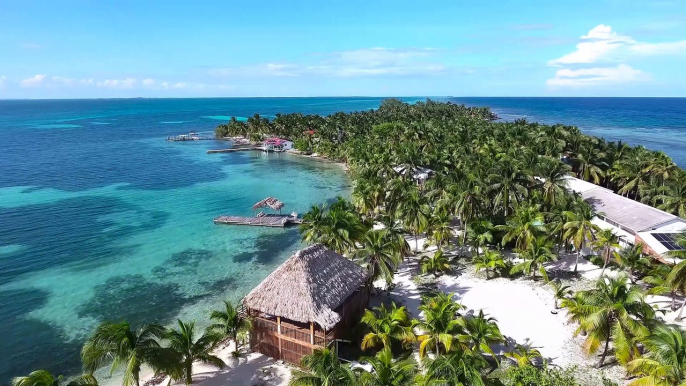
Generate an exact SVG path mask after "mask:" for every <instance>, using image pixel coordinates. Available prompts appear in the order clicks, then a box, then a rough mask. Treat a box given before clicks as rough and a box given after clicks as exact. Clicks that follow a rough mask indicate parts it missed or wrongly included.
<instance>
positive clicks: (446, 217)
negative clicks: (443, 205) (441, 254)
mask: <svg viewBox="0 0 686 386" xmlns="http://www.w3.org/2000/svg"><path fill="white" fill-rule="evenodd" d="M451 222H452V218H451V216H450V214H448V213H446V212H443V211H435V212H434V214H433V216H431V217H430V218H429V219H428V225H427V229H428V232H427V233H428V234H429V240H430V241H431V243H432V244H434V245H435V246H437V247H438V250H442V249H443V246H444V245H446V244H448V242H450V238H452V237H453V229H452V227H451V225H450V223H451Z"/></svg>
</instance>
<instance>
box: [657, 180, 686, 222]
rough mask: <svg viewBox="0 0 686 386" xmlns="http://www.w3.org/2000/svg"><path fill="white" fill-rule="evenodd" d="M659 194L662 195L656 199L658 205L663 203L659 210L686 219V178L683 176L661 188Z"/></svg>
mask: <svg viewBox="0 0 686 386" xmlns="http://www.w3.org/2000/svg"><path fill="white" fill-rule="evenodd" d="M658 192H659V193H660V194H658V195H657V196H655V198H654V201H655V202H656V203H658V202H659V203H661V204H660V205H658V207H657V208H658V209H662V210H664V211H667V212H669V213H673V214H676V215H678V216H679V217H686V176H684V175H683V174H682V175H681V176H679V177H678V178H677V179H676V180H674V181H671V182H670V183H668V184H667V185H666V186H663V187H660V188H659V189H658Z"/></svg>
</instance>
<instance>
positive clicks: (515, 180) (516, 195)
mask: <svg viewBox="0 0 686 386" xmlns="http://www.w3.org/2000/svg"><path fill="white" fill-rule="evenodd" d="M489 180H492V181H494V182H493V183H492V184H491V185H490V186H489V187H488V190H489V191H490V192H492V193H493V194H494V198H493V204H494V206H495V208H496V209H497V210H502V211H503V213H504V215H505V217H508V216H509V215H510V212H511V210H512V208H513V207H514V205H513V203H519V202H520V201H521V200H522V198H524V197H525V196H526V194H527V193H526V192H527V190H526V187H527V185H528V184H529V177H528V176H527V175H526V174H524V172H523V170H522V169H521V168H520V166H519V164H518V162H517V161H515V160H514V159H512V158H511V157H507V156H506V157H503V158H502V159H500V160H499V161H497V162H496V164H495V165H494V168H493V173H492V174H491V175H490V176H489Z"/></svg>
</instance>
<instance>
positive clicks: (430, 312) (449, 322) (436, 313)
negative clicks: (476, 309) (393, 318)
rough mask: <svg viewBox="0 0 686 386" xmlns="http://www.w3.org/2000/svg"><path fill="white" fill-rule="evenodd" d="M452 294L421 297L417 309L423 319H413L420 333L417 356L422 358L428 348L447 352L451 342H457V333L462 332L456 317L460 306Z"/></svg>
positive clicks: (450, 347) (451, 345)
mask: <svg viewBox="0 0 686 386" xmlns="http://www.w3.org/2000/svg"><path fill="white" fill-rule="evenodd" d="M453 296H454V294H452V293H450V294H444V293H438V294H436V295H434V296H430V297H425V298H424V299H422V304H421V305H420V306H419V311H420V312H422V314H423V320H419V321H417V320H416V321H415V325H416V327H418V328H419V330H420V331H421V334H420V335H419V336H417V339H418V340H419V342H420V343H419V356H420V357H421V358H424V357H425V356H426V354H427V352H428V351H429V350H433V351H435V352H436V354H437V355H438V354H442V353H446V352H449V351H450V350H451V349H452V347H453V343H455V342H458V339H459V337H458V335H460V334H462V333H463V332H464V329H463V326H462V322H461V321H460V320H459V319H458V318H457V316H458V315H459V314H458V312H459V311H460V309H462V306H461V305H460V304H458V303H456V302H455V301H453Z"/></svg>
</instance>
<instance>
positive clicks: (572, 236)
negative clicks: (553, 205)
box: [564, 203, 600, 272]
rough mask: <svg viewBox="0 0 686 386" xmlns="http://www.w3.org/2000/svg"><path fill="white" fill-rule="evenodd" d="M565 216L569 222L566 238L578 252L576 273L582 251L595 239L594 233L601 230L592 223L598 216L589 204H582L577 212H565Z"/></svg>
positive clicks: (566, 224)
mask: <svg viewBox="0 0 686 386" xmlns="http://www.w3.org/2000/svg"><path fill="white" fill-rule="evenodd" d="M564 214H565V217H566V218H567V222H566V223H565V225H564V229H565V235H564V238H565V239H567V240H571V242H572V244H573V245H574V248H575V249H576V251H577V254H576V262H575V263H574V272H576V271H577V268H578V266H579V258H580V257H581V251H582V250H583V248H584V246H585V245H586V242H587V241H588V240H592V239H593V233H594V232H596V231H598V230H599V229H600V228H599V227H598V226H597V225H595V224H594V223H593V222H592V220H593V218H594V217H595V216H596V215H595V212H594V211H593V209H592V208H591V206H590V205H588V204H587V203H583V204H580V205H579V206H578V208H576V211H565V212H564Z"/></svg>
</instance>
